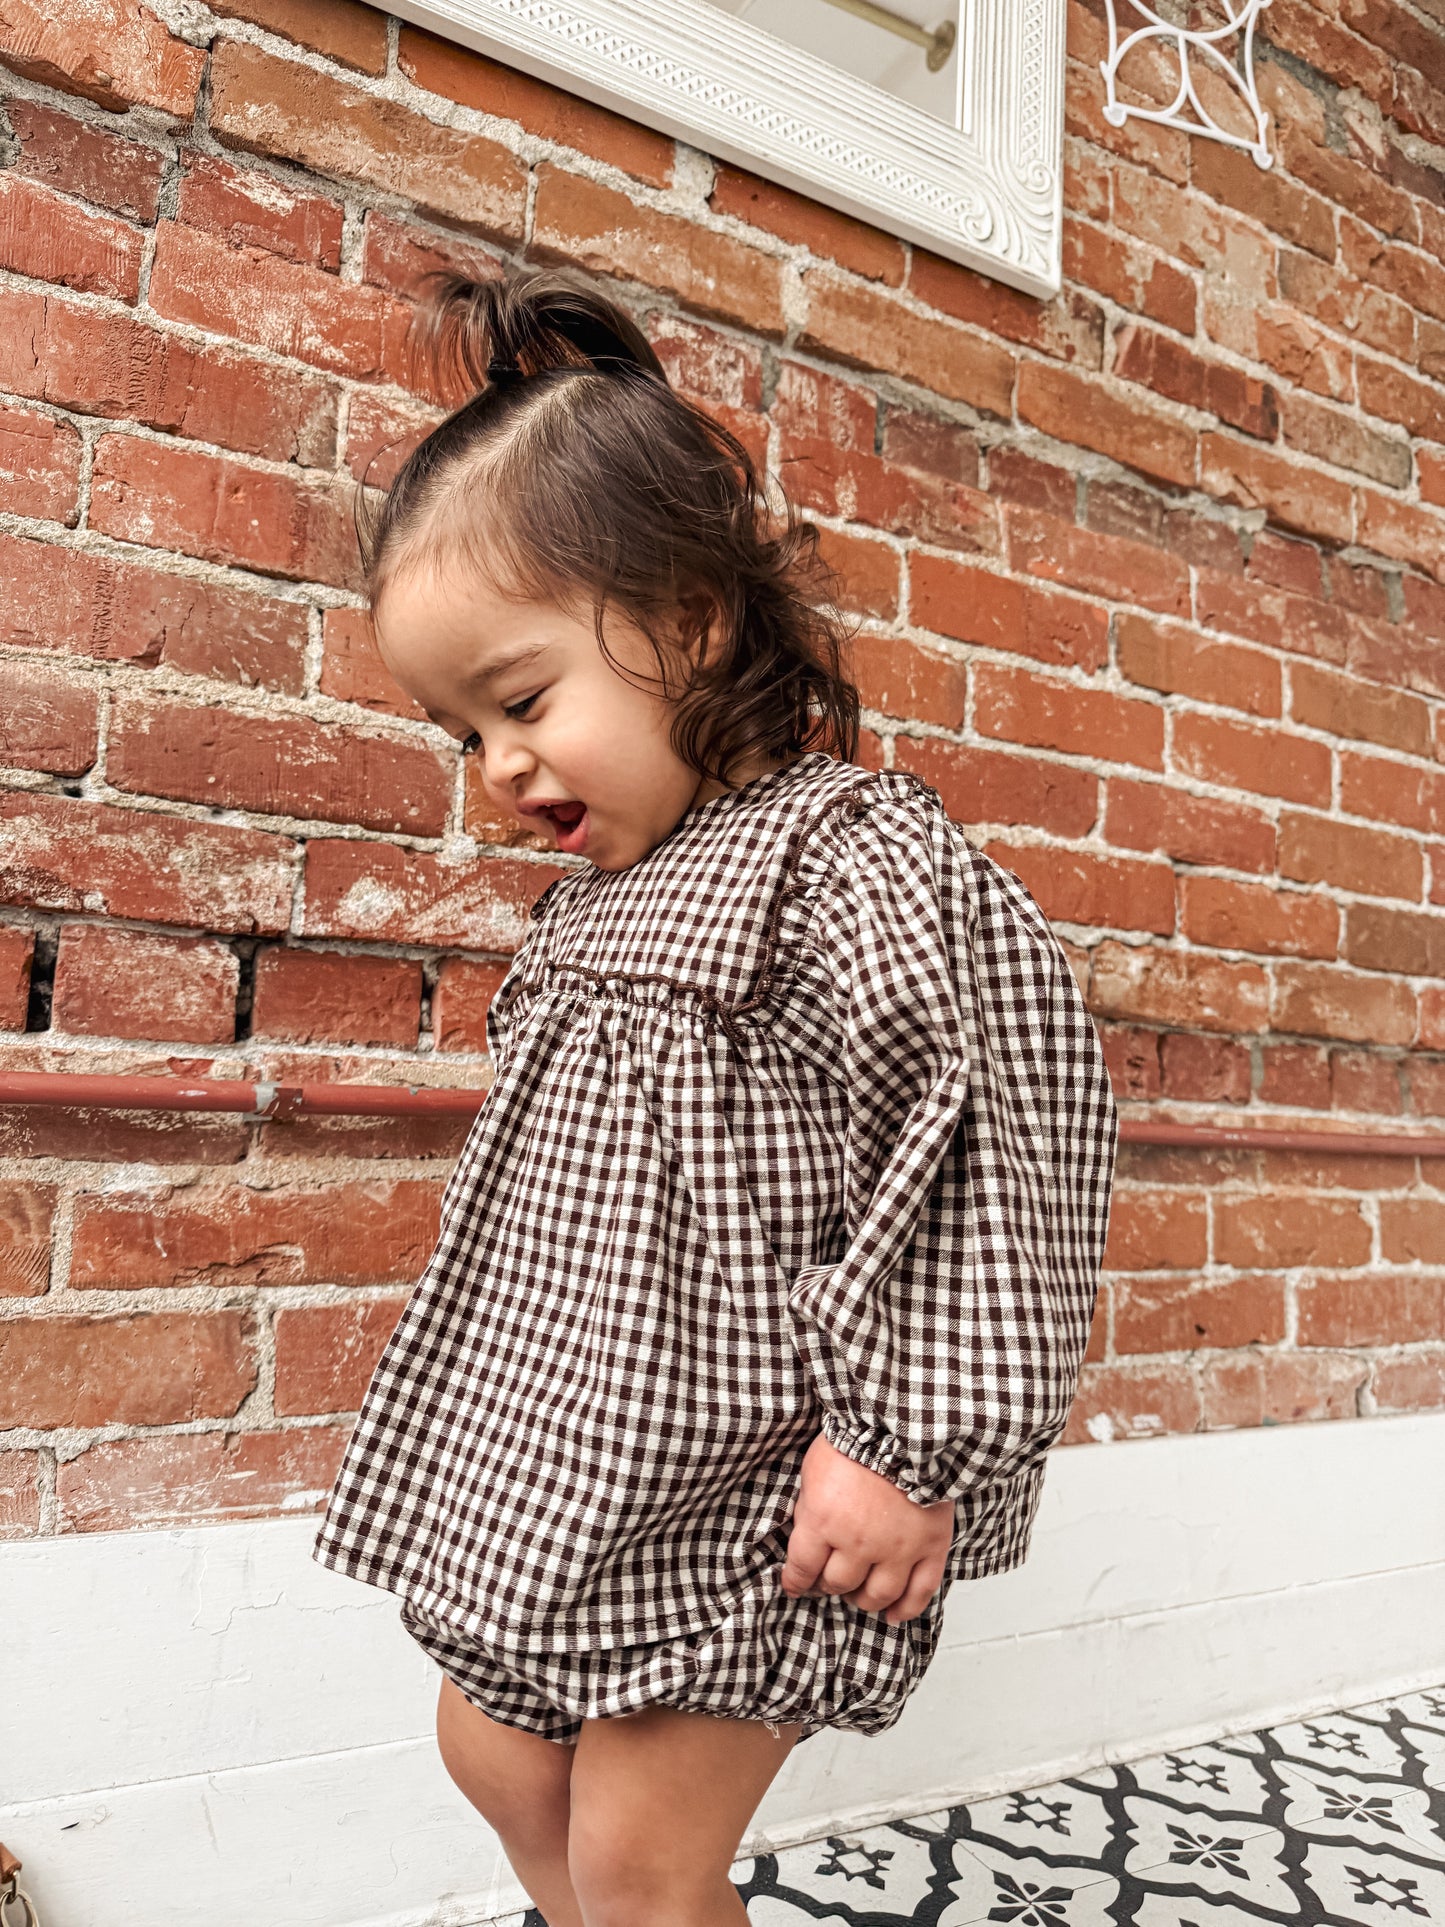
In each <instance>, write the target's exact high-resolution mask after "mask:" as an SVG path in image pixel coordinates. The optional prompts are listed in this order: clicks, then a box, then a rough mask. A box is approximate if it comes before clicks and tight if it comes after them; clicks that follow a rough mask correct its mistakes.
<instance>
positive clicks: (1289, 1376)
mask: <svg viewBox="0 0 1445 1927" xmlns="http://www.w3.org/2000/svg"><path fill="white" fill-rule="evenodd" d="M1368 1374H1369V1366H1368V1365H1367V1364H1366V1362H1365V1361H1364V1360H1363V1359H1356V1358H1334V1357H1330V1356H1328V1355H1326V1356H1308V1355H1301V1354H1298V1353H1294V1352H1256V1351H1247V1352H1235V1353H1229V1352H1225V1353H1220V1354H1217V1355H1215V1356H1214V1357H1211V1358H1208V1359H1206V1360H1205V1361H1204V1366H1203V1372H1202V1375H1201V1376H1202V1394H1203V1402H1204V1416H1203V1424H1204V1428H1205V1430H1206V1431H1211V1432H1212V1431H1218V1430H1220V1429H1221V1428H1229V1429H1232V1428H1234V1427H1236V1426H1241V1425H1290V1424H1300V1423H1302V1422H1305V1421H1308V1420H1315V1419H1341V1418H1353V1417H1354V1416H1355V1415H1356V1412H1357V1411H1358V1409H1359V1406H1358V1401H1359V1394H1360V1388H1361V1387H1362V1386H1363V1385H1364V1383H1365V1380H1366V1378H1367V1376H1368Z"/></svg>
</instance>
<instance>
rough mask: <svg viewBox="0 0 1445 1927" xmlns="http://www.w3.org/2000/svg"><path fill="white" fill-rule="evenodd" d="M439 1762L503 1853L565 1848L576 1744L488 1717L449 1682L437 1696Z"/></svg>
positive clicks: (562, 1849)
mask: <svg viewBox="0 0 1445 1927" xmlns="http://www.w3.org/2000/svg"><path fill="white" fill-rule="evenodd" d="M437 1745H438V1747H439V1748H440V1750H441V1756H442V1764H443V1765H444V1766H445V1767H446V1770H447V1772H448V1773H449V1774H450V1775H451V1777H452V1779H453V1780H454V1781H455V1782H456V1784H457V1785H458V1786H459V1787H460V1788H461V1790H462V1792H463V1793H464V1794H465V1795H466V1796H467V1798H468V1799H469V1800H470V1801H471V1803H472V1805H473V1806H474V1807H475V1808H476V1809H477V1811H478V1813H480V1814H481V1815H482V1817H483V1818H484V1819H485V1820H487V1821H488V1822H489V1823H490V1824H491V1827H492V1830H493V1831H494V1832H495V1833H496V1835H497V1836H498V1838H499V1839H500V1840H501V1842H502V1844H503V1846H505V1847H507V1848H508V1850H509V1851H510V1849H511V1848H512V1847H513V1846H514V1845H518V1846H523V1847H525V1846H527V1845H528V1844H536V1845H539V1846H546V1847H550V1848H555V1849H557V1850H559V1851H560V1852H561V1853H562V1854H563V1855H564V1856H565V1853H566V1840H567V1825H568V1819H569V1814H570V1802H569V1798H568V1786H569V1782H570V1780H571V1776H572V1762H573V1755H574V1754H575V1752H576V1748H575V1747H572V1746H563V1745H561V1744H559V1743H558V1742H557V1741H556V1740H548V1739H543V1738H542V1736H541V1735H540V1734H537V1733H524V1732H522V1731H520V1730H519V1729H518V1728H517V1727H513V1726H504V1725H502V1723H501V1722H500V1721H499V1720H493V1719H489V1718H488V1716H487V1715H486V1714H485V1713H483V1712H482V1711H481V1709H480V1708H479V1707H476V1706H473V1705H472V1703H471V1701H470V1700H469V1699H468V1698H467V1696H466V1695H465V1693H463V1692H461V1691H459V1689H458V1688H457V1687H456V1686H454V1685H453V1684H452V1682H451V1680H449V1679H444V1680H443V1681H442V1688H441V1694H440V1697H439V1698H438V1700H437Z"/></svg>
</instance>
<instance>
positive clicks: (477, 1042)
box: [431, 957, 506, 1055]
mask: <svg viewBox="0 0 1445 1927" xmlns="http://www.w3.org/2000/svg"><path fill="white" fill-rule="evenodd" d="M505 975H506V965H505V964H501V963H469V962H468V961H467V959H466V958H464V957H444V958H443V959H442V962H441V967H440V969H439V970H438V972H437V980H436V984H435V986H434V988H433V990H432V994H431V1023H432V1048H433V1049H434V1050H439V1051H458V1052H462V1051H464V1052H467V1053H468V1054H471V1055H484V1054H485V1052H486V1049H487V1010H488V1008H489V1006H490V1004H491V1001H492V999H493V997H495V996H496V994H497V991H498V990H499V989H500V988H501V983H502V979H503V977H504V976H505Z"/></svg>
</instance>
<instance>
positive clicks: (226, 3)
mask: <svg viewBox="0 0 1445 1927" xmlns="http://www.w3.org/2000/svg"><path fill="white" fill-rule="evenodd" d="M211 11H212V13H219V14H221V15H223V16H224V17H225V18H226V19H228V20H251V21H254V22H255V24H256V25H257V26H258V27H265V28H267V29H268V30H269V31H270V32H271V33H275V34H280V35H281V36H282V37H283V38H284V39H286V40H294V41H295V42H296V44H297V45H298V46H301V47H309V48H310V50H311V51H312V53H317V54H325V55H326V56H327V58H328V59H330V60H335V61H338V62H339V63H340V65H341V66H343V67H352V68H355V69H356V70H357V72H359V73H363V74H384V73H385V72H386V15H385V14H384V13H378V12H377V11H376V10H375V9H374V8H372V7H364V6H358V5H357V4H356V0H215V5H214V6H213V7H212V8H211Z"/></svg>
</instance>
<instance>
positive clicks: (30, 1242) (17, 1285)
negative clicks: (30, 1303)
mask: <svg viewBox="0 0 1445 1927" xmlns="http://www.w3.org/2000/svg"><path fill="white" fill-rule="evenodd" d="M59 1197H60V1191H59V1187H58V1186H56V1185H54V1184H35V1183H32V1182H30V1181H29V1180H27V1179H24V1178H7V1179H6V1180H5V1182H4V1183H3V1184H0V1298H37V1297H39V1296H40V1294H41V1293H42V1292H44V1291H46V1290H48V1288H49V1285H50V1259H51V1252H52V1249H53V1246H54V1232H53V1225H54V1220H55V1208H56V1204H57V1201H58V1199H59ZM0 1463H3V1461H0Z"/></svg>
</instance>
